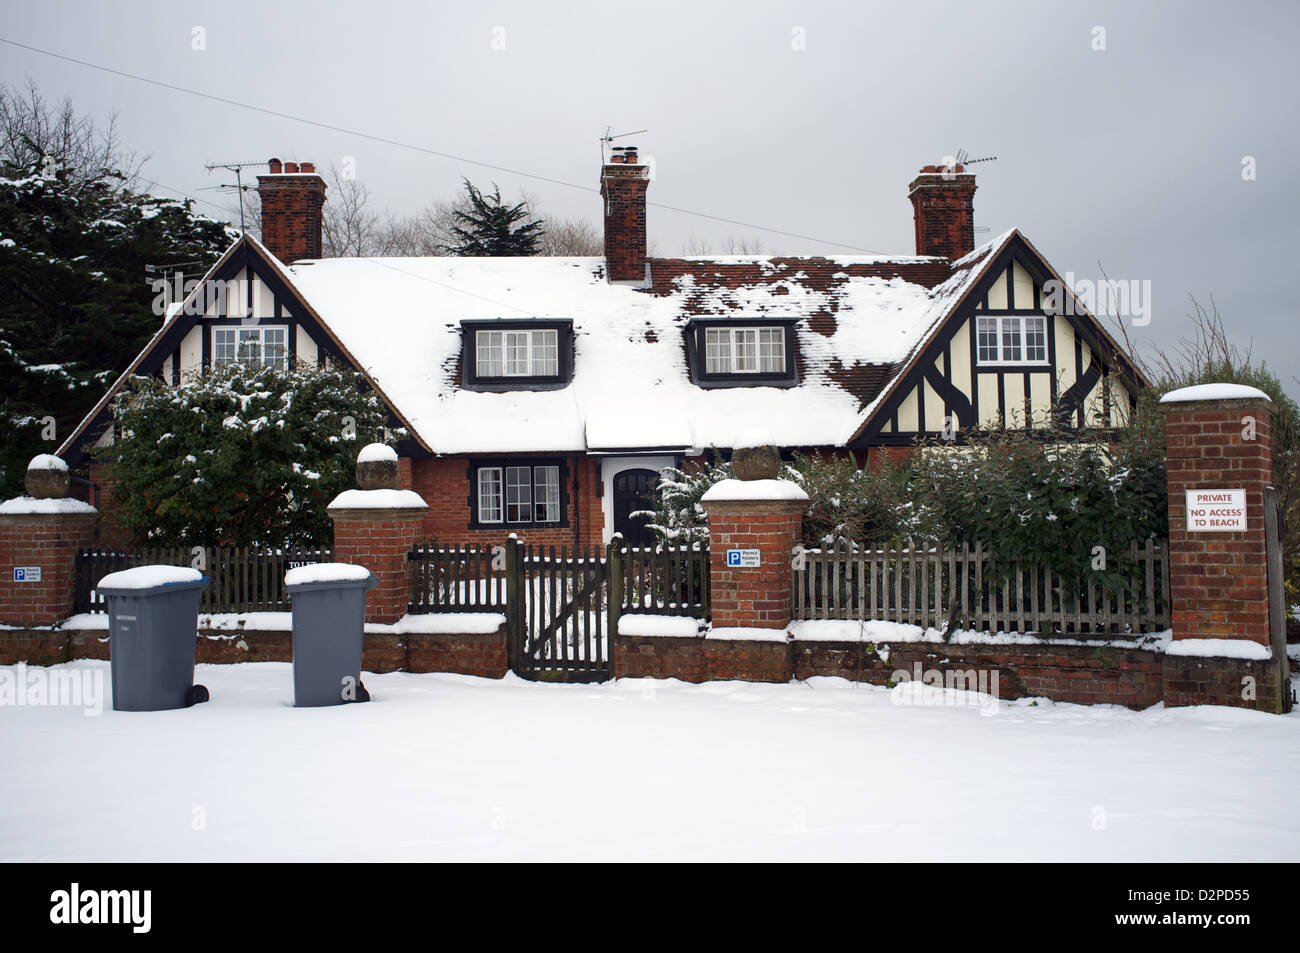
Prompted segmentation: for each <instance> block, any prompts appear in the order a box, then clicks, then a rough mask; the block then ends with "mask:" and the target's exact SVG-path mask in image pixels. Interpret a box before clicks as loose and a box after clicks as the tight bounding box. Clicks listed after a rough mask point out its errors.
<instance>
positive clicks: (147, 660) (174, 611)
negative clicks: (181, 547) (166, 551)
mask: <svg viewBox="0 0 1300 953" xmlns="http://www.w3.org/2000/svg"><path fill="white" fill-rule="evenodd" d="M209 581H210V580H209V579H208V577H206V576H204V575H203V574H202V573H200V572H199V571H198V570H197V569H190V568H188V567H184V566H137V567H135V568H134V569H124V570H122V571H121V572H114V573H109V574H108V575H107V576H105V577H104V578H103V579H101V580H99V585H97V586H96V587H95V588H96V589H97V590H98V591H99V593H100V594H101V595H103V596H104V598H105V601H106V602H107V603H108V617H109V644H110V651H109V665H110V669H111V673H112V682H113V708H114V709H115V710H117V711H162V710H165V709H170V708H186V707H188V706H190V705H192V704H194V703H195V702H198V701H207V689H205V688H203V686H201V685H195V684H194V653H195V631H196V630H197V628H198V613H199V597H200V596H201V595H202V593H203V590H204V589H205V588H207V585H208V582H209Z"/></svg>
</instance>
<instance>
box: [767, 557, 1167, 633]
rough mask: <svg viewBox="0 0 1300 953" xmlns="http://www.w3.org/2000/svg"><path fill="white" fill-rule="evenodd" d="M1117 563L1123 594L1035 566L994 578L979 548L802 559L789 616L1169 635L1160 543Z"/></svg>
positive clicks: (1095, 580) (1096, 579)
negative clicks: (1166, 632) (1120, 568)
mask: <svg viewBox="0 0 1300 953" xmlns="http://www.w3.org/2000/svg"><path fill="white" fill-rule="evenodd" d="M1126 555H1127V559H1126V560H1125V561H1124V566H1125V570H1124V571H1123V572H1122V573H1121V574H1120V575H1118V576H1116V575H1114V574H1112V576H1111V578H1112V579H1119V580H1121V581H1122V585H1121V586H1120V587H1119V588H1118V589H1113V588H1112V589H1108V588H1106V587H1105V586H1104V585H1103V583H1102V574H1100V573H1099V574H1097V575H1093V576H1089V577H1088V578H1085V579H1080V580H1066V579H1062V577H1061V576H1060V575H1058V574H1056V573H1053V572H1051V571H1050V570H1049V569H1048V568H1047V567H1046V566H1042V565H1038V564H1035V565H1028V566H1022V565H1019V564H1016V565H1014V566H1013V567H1012V569H1011V571H1010V572H1009V573H1000V574H995V573H994V570H993V564H994V559H993V553H991V552H990V550H989V549H988V548H986V547H984V546H983V545H981V544H978V543H977V544H976V545H975V546H970V545H968V544H962V545H961V546H959V547H956V548H952V547H947V548H945V547H935V548H930V549H892V548H889V549H886V548H878V547H873V546H867V545H850V544H847V543H844V544H841V545H839V546H837V547H834V548H831V549H829V550H818V549H809V550H803V551H802V558H797V559H796V560H795V569H794V580H793V582H794V585H793V587H792V593H791V614H792V615H793V617H794V618H795V619H884V620H887V621H891V622H907V623H911V624H913V625H921V626H933V627H935V628H942V627H943V626H944V625H949V626H951V627H953V628H963V629H975V630H977V631H983V630H990V631H994V632H996V631H999V630H1002V631H1017V632H1037V633H1041V634H1043V635H1048V636H1050V635H1062V636H1064V635H1080V634H1103V633H1104V634H1108V635H1119V636H1124V635H1134V636H1136V635H1138V634H1140V633H1143V632H1153V631H1160V630H1163V629H1167V628H1169V627H1170V625H1171V611H1170V589H1169V546H1168V542H1167V541H1165V540H1160V541H1153V540H1147V541H1146V543H1145V544H1143V545H1141V546H1139V545H1138V544H1137V543H1132V544H1130V546H1129V550H1128V553H1127V554H1126ZM1111 558H1112V559H1113V558H1114V554H1112V557H1111ZM800 564H802V568H800Z"/></svg>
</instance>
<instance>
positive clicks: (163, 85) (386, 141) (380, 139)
mask: <svg viewBox="0 0 1300 953" xmlns="http://www.w3.org/2000/svg"><path fill="white" fill-rule="evenodd" d="M0 43H5V44H8V45H9V46H12V47H16V48H18V49H21V50H27V51H28V52H30V53H37V54H39V55H41V56H48V57H51V58H53V59H57V60H62V61H63V62H65V63H73V64H75V65H77V66H84V67H86V68H87V69H93V70H98V71H100V72H103V73H108V74H111V75H113V76H120V77H122V78H123V79H129V80H132V81H134V82H138V83H145V84H147V85H150V86H156V87H158V88H159V89H166V90H170V91H171V92H176V93H183V94H185V95H187V96H197V97H199V98H200V99H206V100H208V101H210V102H214V103H221V104H223V105H226V106H234V107H235V108H237V109H246V110H249V111H251V112H256V113H261V114H262V115H265V116H274V117H275V118H277V119H285V120H288V121H289V122H296V123H301V124H303V125H307V126H313V127H315V128H317V129H325V130H327V131H329V132H337V133H341V134H343V135H346V136H353V137H355V138H358V139H365V140H368V141H370V142H376V143H380V144H382V145H388V146H393V147H395V148H398V149H407V150H410V151H413V152H419V153H422V154H424V155H429V156H434V157H436V158H439V159H450V160H452V161H454V162H463V163H465V164H467V165H474V166H478V167H479V168H483V169H492V170H494V171H496V172H504V173H506V174H507V175H515V176H519V177H521V178H525V179H533V180H534V181H537V182H547V183H549V184H551V185H559V186H563V187H564V188H569V189H578V190H579V191H582V192H598V191H599V190H598V189H593V188H592V187H591V186H587V185H581V184H579V183H576V182H567V181H565V180H564V179H557V178H553V177H552V176H547V175H540V174H538V173H535V172H529V171H527V170H524V169H516V168H512V167H510V166H504V165H498V164H496V163H493V162H484V161H482V160H480V159H471V158H469V157H467V156H459V155H455V154H454V153H450V152H441V151H439V150H437V149H431V148H429V147H427V146H421V145H416V144H414V143H410V142H402V141H401V140H399V139H392V138H389V137H387V136H379V135H375V134H373V133H368V132H362V131H360V130H357V129H349V128H347V127H345V126H339V125H336V124H334V123H329V122H323V121H321V120H318V119H308V118H306V117H304V116H295V115H293V114H292V113H287V112H283V111H281V110H278V109H271V108H268V107H266V106H258V105H256V104H254V103H245V102H241V101H240V100H237V99H231V98H229V97H227V96H218V95H216V94H215V93H207V92H204V91H203V90H200V89H191V88H190V87H188V86H180V85H178V84H176V83H168V82H165V81H163V80H160V79H153V78H151V77H149V76H141V75H140V74H138V73H130V72H127V71H126V70H120V69H115V68H113V67H111V66H104V65H103V64H101V63H92V62H90V61H89V60H83V59H78V58H77V57H75V56H68V55H66V54H64V53H56V52H55V51H53V50H46V49H42V48H41V47H38V46H31V45H30V44H27V43H20V42H18V41H17V40H11V39H9V38H7V37H3V36H0ZM173 191H174V190H173ZM208 204H212V203H208ZM646 204H647V205H649V206H650V207H652V208H657V209H662V210H664V211H667V212H676V213H678V214H680V215H691V216H694V217H696V218H704V219H709V220H710V221H714V222H722V223H725V224H727V225H735V226H738V227H740V228H752V229H756V230H758V231H762V232H771V233H772V234H774V235H784V236H786V237H788V238H798V239H801V240H803V241H811V242H817V243H819V244H822V245H833V246H835V247H836V248H846V249H849V250H850V251H856V252H864V253H866V254H869V255H876V254H884V253H883V252H878V251H873V250H872V249H869V248H862V247H861V246H858V245H850V244H846V243H845V242H837V241H832V240H830V239H827V238H818V237H816V236H814V235H803V234H800V233H799V232H791V231H786V230H785V229H781V228H773V227H771V226H769V225H759V224H757V223H755V222H745V221H741V220H739V219H734V218H727V217H725V216H722V215H713V214H710V213H708V212H701V211H698V210H695V209H688V208H681V207H680V206H676V205H665V204H663V203H662V202H647V203H646Z"/></svg>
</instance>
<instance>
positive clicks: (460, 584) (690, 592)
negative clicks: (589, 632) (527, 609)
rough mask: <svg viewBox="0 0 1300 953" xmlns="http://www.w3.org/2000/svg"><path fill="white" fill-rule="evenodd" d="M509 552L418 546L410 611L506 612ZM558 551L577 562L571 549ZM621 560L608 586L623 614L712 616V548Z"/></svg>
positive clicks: (624, 551) (412, 556)
mask: <svg viewBox="0 0 1300 953" xmlns="http://www.w3.org/2000/svg"><path fill="white" fill-rule="evenodd" d="M505 552H506V547H505V546H504V545H501V546H487V547H478V546H438V545H436V544H434V543H425V544H421V545H417V546H415V547H414V548H413V549H412V550H411V551H410V552H409V553H408V554H407V558H408V559H409V560H411V561H412V562H413V563H415V564H416V566H415V572H414V585H413V592H412V598H411V603H410V606H409V611H410V612H413V613H425V612H503V611H504V610H505V607H506V606H507V605H509V602H510V597H509V593H508V588H509V585H510V584H509V581H508V579H507V577H506V574H505V568H506V567H505ZM536 552H537V553H538V554H542V555H545V554H546V552H547V551H546V550H545V549H544V548H537V549H536ZM557 552H558V553H559V554H560V555H561V556H562V557H563V558H573V554H572V553H571V552H570V551H569V550H568V549H566V548H563V547H561V548H560V549H559V550H558V551H557ZM620 556H621V559H619V560H618V562H617V567H618V568H617V572H615V573H614V574H612V575H611V576H610V578H609V580H608V582H607V586H608V588H609V590H610V592H616V593H619V594H620V596H621V602H620V608H621V609H622V611H624V612H646V613H651V614H654V615H679V616H692V617H694V618H697V619H703V618H708V616H709V549H708V547H707V546H701V545H700V544H698V543H696V544H689V543H688V544H683V545H676V546H656V547H622V548H621V550H620ZM538 558H540V557H538ZM494 566H495V568H494Z"/></svg>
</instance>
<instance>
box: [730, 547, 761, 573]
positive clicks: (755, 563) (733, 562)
mask: <svg viewBox="0 0 1300 953" xmlns="http://www.w3.org/2000/svg"><path fill="white" fill-rule="evenodd" d="M762 564H763V560H762V558H761V553H760V552H759V550H757V549H729V550H727V568H728V569H756V568H758V567H759V566H761V565H762Z"/></svg>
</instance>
